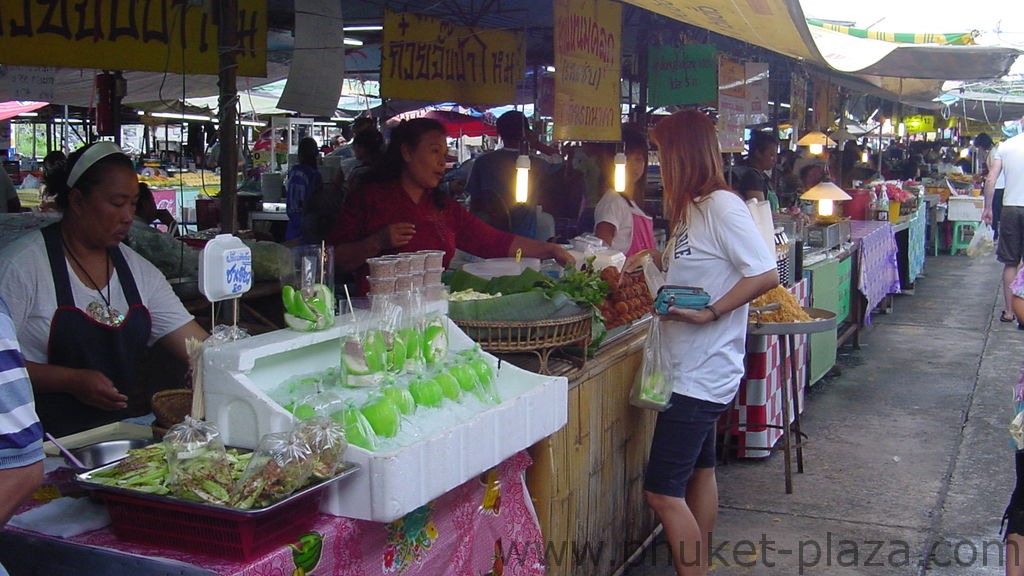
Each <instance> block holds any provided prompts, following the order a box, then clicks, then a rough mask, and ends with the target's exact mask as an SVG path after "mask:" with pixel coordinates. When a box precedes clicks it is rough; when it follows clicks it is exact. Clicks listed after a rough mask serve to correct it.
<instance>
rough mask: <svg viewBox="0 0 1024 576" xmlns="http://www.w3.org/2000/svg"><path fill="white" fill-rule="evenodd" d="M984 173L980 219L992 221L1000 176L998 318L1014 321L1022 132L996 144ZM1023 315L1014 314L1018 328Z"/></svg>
mask: <svg viewBox="0 0 1024 576" xmlns="http://www.w3.org/2000/svg"><path fill="white" fill-rule="evenodd" d="M989 158H990V161H989V167H988V175H987V176H985V210H984V211H983V212H982V215H981V219H982V221H983V222H985V223H986V224H993V203H994V201H995V189H996V184H997V182H998V181H999V177H1000V176H1003V177H1004V181H1005V184H1006V187H1005V188H1004V192H1003V209H1002V213H1001V214H1000V216H999V232H1000V234H999V241H998V243H997V246H996V260H999V261H1000V262H1002V264H1003V302H1004V304H1005V307H1004V308H1003V312H1002V315H1001V316H1000V318H999V319H1000V320H1001V321H1003V322H1012V321H1013V302H1012V301H1013V294H1012V292H1011V291H1010V283H1011V282H1013V279H1014V277H1015V276H1016V275H1017V269H1018V268H1020V263H1021V256H1022V255H1024V134H1018V135H1017V136H1014V137H1013V138H1010V139H1009V140H1006V141H1004V142H1003V143H1001V144H1000V145H999V146H997V147H996V148H995V149H994V150H993V151H992V154H991V155H990V157H989ZM1022 322H1024V318H1021V317H1020V316H1017V327H1018V328H1021V329H1022V330H1024V324H1022Z"/></svg>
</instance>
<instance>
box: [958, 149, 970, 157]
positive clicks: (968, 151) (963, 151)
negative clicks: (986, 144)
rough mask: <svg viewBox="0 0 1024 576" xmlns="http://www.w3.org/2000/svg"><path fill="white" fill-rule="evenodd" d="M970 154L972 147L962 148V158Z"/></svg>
mask: <svg viewBox="0 0 1024 576" xmlns="http://www.w3.org/2000/svg"><path fill="white" fill-rule="evenodd" d="M970 155H971V149H970V148H961V149H960V157H961V158H967V157H968V156H970Z"/></svg>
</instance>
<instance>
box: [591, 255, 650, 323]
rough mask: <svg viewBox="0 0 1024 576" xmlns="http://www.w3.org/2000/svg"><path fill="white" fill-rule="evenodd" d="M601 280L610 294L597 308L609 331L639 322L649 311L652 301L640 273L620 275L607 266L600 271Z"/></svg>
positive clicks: (645, 282)
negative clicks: (605, 283) (606, 284)
mask: <svg viewBox="0 0 1024 576" xmlns="http://www.w3.org/2000/svg"><path fill="white" fill-rule="evenodd" d="M601 279H602V280H604V281H605V282H607V283H608V286H609V289H610V291H611V292H610V293H609V294H608V295H607V297H605V299H604V301H603V302H601V303H600V304H598V306H597V308H598V310H599V311H600V313H601V317H602V318H603V319H604V322H605V326H606V327H607V328H608V329H609V330H611V329H613V328H617V327H619V326H623V325H625V324H629V323H630V322H632V321H634V320H639V319H640V318H642V317H643V316H644V315H645V314H647V313H649V312H650V311H651V305H652V304H653V303H654V299H653V298H651V293H650V290H648V289H647V281H646V280H644V276H643V273H642V272H639V271H638V272H634V273H626V274H621V273H620V272H619V271H618V270H617V269H615V268H614V267H613V266H609V267H607V268H605V269H604V270H602V271H601Z"/></svg>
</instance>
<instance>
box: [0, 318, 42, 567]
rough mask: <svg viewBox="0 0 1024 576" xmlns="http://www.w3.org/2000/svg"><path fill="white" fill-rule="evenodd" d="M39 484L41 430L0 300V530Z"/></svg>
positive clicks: (25, 375) (29, 385)
mask: <svg viewBox="0 0 1024 576" xmlns="http://www.w3.org/2000/svg"><path fill="white" fill-rule="evenodd" d="M42 481H43V427H42V426H41V425H40V424H39V418H37V417H36V409H35V400H34V399H33V397H32V385H31V384H30V383H29V380H28V372H26V371H25V359H24V358H22V356H21V349H20V348H18V340H17V336H16V335H15V331H14V323H13V322H12V321H11V313H10V311H9V310H8V309H7V303H6V302H4V301H3V299H0V527H2V526H3V525H4V524H6V523H7V520H9V519H10V517H11V516H12V515H13V514H14V511H15V510H17V509H18V506H19V505H20V504H21V502H22V500H24V499H25V498H27V497H28V496H29V495H30V494H32V492H34V491H35V489H36V488H37V487H38V486H39V484H40V483H42ZM6 574H7V571H6V570H4V567H3V566H0V575H6Z"/></svg>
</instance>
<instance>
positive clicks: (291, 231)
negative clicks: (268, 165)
mask: <svg viewBox="0 0 1024 576" xmlns="http://www.w3.org/2000/svg"><path fill="white" fill-rule="evenodd" d="M319 162H320V148H319V147H317V145H316V140H313V139H312V138H303V139H302V140H299V163H298V164H296V165H295V166H292V167H291V168H289V169H288V184H287V191H288V195H287V198H286V200H287V209H288V230H287V231H286V232H285V234H284V240H285V242H288V241H289V240H301V239H302V230H303V227H302V218H303V214H305V207H306V202H307V201H308V200H309V198H310V197H311V196H313V195H315V194H317V193H318V192H319V191H320V189H321V188H323V186H324V181H323V178H322V177H321V176H320V167H319Z"/></svg>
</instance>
